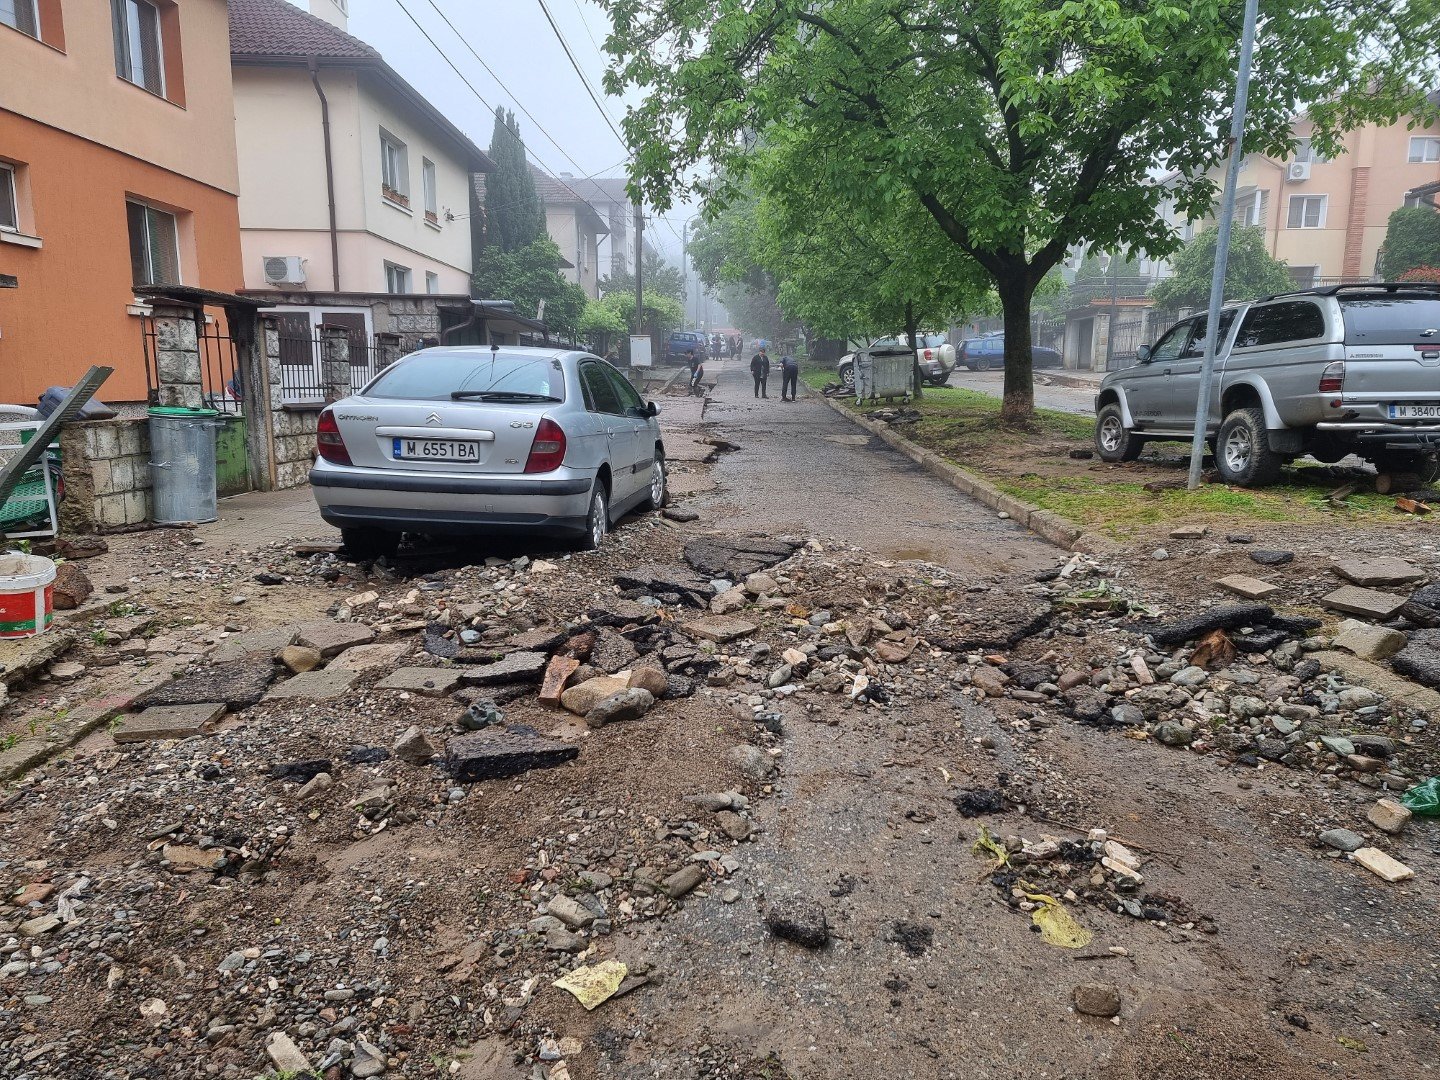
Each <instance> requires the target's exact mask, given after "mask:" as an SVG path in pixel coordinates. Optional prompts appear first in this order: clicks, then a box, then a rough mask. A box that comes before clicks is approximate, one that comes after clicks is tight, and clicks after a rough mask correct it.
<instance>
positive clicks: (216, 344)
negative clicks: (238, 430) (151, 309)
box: [140, 315, 243, 415]
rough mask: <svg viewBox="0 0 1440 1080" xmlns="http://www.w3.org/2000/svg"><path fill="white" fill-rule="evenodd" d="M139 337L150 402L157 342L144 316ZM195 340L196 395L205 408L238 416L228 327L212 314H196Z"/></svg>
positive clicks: (232, 345) (156, 365)
mask: <svg viewBox="0 0 1440 1080" xmlns="http://www.w3.org/2000/svg"><path fill="white" fill-rule="evenodd" d="M140 337H141V342H142V344H143V347H144V351H145V383H146V389H147V396H148V399H149V401H150V404H152V405H154V404H155V403H156V402H157V401H158V400H159V395H158V388H159V386H160V372H159V343H158V341H157V340H156V335H155V321H154V320H153V319H152V318H150V317H149V316H148V315H147V316H146V317H145V318H143V319H141V320H140ZM195 343H196V347H197V348H198V349H199V352H200V398H201V401H202V403H203V404H204V406H205V408H207V409H214V410H215V411H217V412H221V413H228V414H230V415H239V414H240V413H241V412H242V411H243V408H242V397H243V395H242V392H241V387H240V373H239V366H238V362H237V357H236V352H235V340H234V339H233V338H232V337H231V336H230V332H229V329H228V328H226V327H225V326H223V325H222V323H221V321H220V320H219V319H218V318H216V317H215V316H213V315H203V316H202V315H197V316H196V319H195Z"/></svg>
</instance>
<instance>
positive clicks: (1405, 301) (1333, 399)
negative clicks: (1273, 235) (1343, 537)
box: [1095, 283, 1440, 487]
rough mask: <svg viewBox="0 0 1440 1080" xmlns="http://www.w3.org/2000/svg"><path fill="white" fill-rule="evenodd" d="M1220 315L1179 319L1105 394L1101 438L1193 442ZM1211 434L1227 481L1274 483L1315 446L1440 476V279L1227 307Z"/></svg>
mask: <svg viewBox="0 0 1440 1080" xmlns="http://www.w3.org/2000/svg"><path fill="white" fill-rule="evenodd" d="M1206 321H1207V316H1206V315H1205V314H1200V315H1196V316H1192V317H1191V318H1188V319H1185V320H1183V321H1181V322H1179V323H1177V324H1176V325H1175V326H1173V327H1172V328H1171V329H1170V330H1169V331H1168V332H1167V333H1166V334H1165V335H1164V336H1163V337H1161V338H1160V340H1159V341H1157V342H1156V343H1155V344H1154V345H1153V346H1144V345H1142V346H1141V347H1140V349H1139V352H1138V357H1137V363H1136V364H1135V366H1133V367H1131V368H1127V369H1125V370H1123V371H1115V372H1111V373H1110V374H1109V375H1107V376H1106V377H1105V380H1104V382H1102V383H1101V384H1100V391H1099V393H1098V394H1096V396H1095V411H1096V417H1097V423H1096V428H1095V446H1096V449H1097V451H1098V452H1099V454H1100V457H1101V458H1103V459H1104V460H1105V461H1133V460H1135V458H1137V457H1139V455H1140V451H1141V449H1142V448H1143V447H1144V445H1145V443H1146V442H1147V441H1150V440H1170V439H1185V440H1187V441H1188V440H1189V439H1190V438H1191V437H1192V435H1193V433H1194V429H1195V428H1194V425H1195V405H1196V401H1197V398H1198V396H1199V393H1200V361H1201V357H1202V355H1203V353H1204V347H1205V324H1206ZM1216 356H1217V361H1216V366H1215V381H1214V392H1213V394H1212V395H1211V398H1210V416H1209V425H1208V429H1207V430H1208V431H1209V437H1208V440H1207V441H1208V442H1209V443H1210V446H1211V448H1212V450H1213V451H1214V453H1215V466H1216V468H1217V469H1218V470H1219V472H1220V475H1221V477H1222V478H1224V480H1225V481H1226V482H1227V483H1232V484H1239V485H1243V486H1246V487H1258V486H1261V485H1264V484H1268V483H1273V482H1274V481H1275V480H1276V479H1277V478H1278V477H1279V475H1280V467H1281V466H1282V465H1283V464H1285V463H1287V462H1289V461H1292V460H1294V459H1295V458H1297V457H1300V456H1302V455H1305V454H1308V455H1310V456H1311V457H1314V458H1316V459H1318V460H1320V461H1325V462H1335V461H1339V460H1340V459H1341V458H1343V457H1345V456H1347V455H1348V454H1358V455H1360V456H1361V457H1364V458H1367V459H1369V460H1370V461H1372V462H1373V463H1374V464H1375V466H1376V467H1377V468H1378V469H1379V470H1380V471H1381V472H1403V473H1416V474H1419V475H1420V476H1421V477H1422V478H1423V479H1424V480H1426V481H1429V480H1432V479H1434V478H1435V477H1436V475H1437V474H1440V285H1429V284H1419V283H1414V284H1376V285H1337V286H1332V287H1330V288H1324V289H1308V290H1305V291H1303V292H1295V293H1287V294H1285V295H1282V296H1273V297H1268V298H1266V299H1265V300H1257V301H1254V302H1251V303H1246V304H1236V305H1232V306H1229V307H1226V308H1224V309H1223V310H1222V311H1221V313H1220V338H1219V345H1218V347H1217V352H1216Z"/></svg>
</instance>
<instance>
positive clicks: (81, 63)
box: [0, 0, 239, 205]
mask: <svg viewBox="0 0 1440 1080" xmlns="http://www.w3.org/2000/svg"><path fill="white" fill-rule="evenodd" d="M45 6H46V7H48V8H58V9H59V10H60V13H61V15H60V18H61V23H62V24H63V28H64V39H63V51H62V49H61V48H56V47H52V46H51V45H49V44H45V43H43V42H40V41H36V40H34V39H33V38H30V37H28V36H26V35H24V34H21V33H19V32H18V31H15V30H12V29H10V28H9V27H6V26H0V81H3V93H0V106H3V108H4V109H7V110H10V111H11V112H14V113H18V114H19V115H21V116H28V117H31V118H33V119H35V120H38V121H40V122H41V123H44V124H47V125H49V126H50V127H52V128H55V129H58V130H60V131H65V132H69V133H70V134H72V135H75V136H78V137H79V138H81V139H85V140H88V141H89V142H92V143H98V144H100V145H101V146H108V147H111V148H113V149H115V150H119V151H121V152H122V153H125V154H128V155H130V156H131V157H134V158H138V159H140V160H141V161H147V162H152V163H154V164H155V165H157V166H159V167H160V168H162V169H168V170H169V171H171V172H174V173H179V174H181V175H183V176H189V177H193V178H194V179H196V180H199V181H200V182H202V183H205V184H209V185H211V186H212V187H216V188H220V189H222V190H224V191H228V192H231V193H232V194H233V193H234V192H235V191H237V190H238V185H239V178H238V174H237V168H236V155H235V139H234V136H233V128H232V125H231V115H232V113H231V88H230V28H229V23H228V18H227V15H226V11H225V0H175V2H173V4H167V5H166V7H168V8H171V10H172V11H173V18H174V20H175V21H174V23H173V24H171V23H170V22H169V20H168V19H167V20H166V23H165V24H162V40H163V39H165V30H166V29H167V26H168V25H178V28H179V35H178V36H179V50H178V52H179V55H178V56H177V57H173V58H172V65H173V66H174V67H175V68H177V69H181V70H182V78H181V79H180V80H178V82H177V81H176V80H175V79H173V78H172V79H170V83H171V85H170V86H169V87H168V92H169V94H170V96H171V97H172V98H175V97H179V101H174V100H167V99H166V98H162V97H158V96H157V95H155V94H152V93H150V92H149V91H148V90H145V89H144V88H142V87H139V86H136V85H134V84H132V83H129V82H127V81H125V80H124V79H122V78H120V77H119V76H118V75H117V74H116V73H115V44H114V37H113V33H112V30H111V22H110V4H109V3H106V2H105V0H64V2H62V3H60V4H53V3H52V4H47V5H45ZM42 16H43V12H42ZM42 32H43V28H42ZM46 36H47V37H48V36H49V35H48V34H47V35H46ZM173 37H174V35H173V34H172V35H171V37H170V39H169V40H165V44H166V45H167V46H172V47H173ZM172 65H167V68H168V67H171V66H172ZM8 153H9V150H8V148H7V147H5V145H4V142H3V140H0V156H4V155H8ZM81 205H83V204H81Z"/></svg>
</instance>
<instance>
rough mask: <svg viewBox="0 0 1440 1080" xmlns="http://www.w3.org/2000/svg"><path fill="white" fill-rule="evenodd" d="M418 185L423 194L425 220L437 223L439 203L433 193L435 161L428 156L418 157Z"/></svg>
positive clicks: (438, 221)
mask: <svg viewBox="0 0 1440 1080" xmlns="http://www.w3.org/2000/svg"><path fill="white" fill-rule="evenodd" d="M420 186H421V188H422V189H423V190H424V194H425V220H426V221H428V222H430V224H432V225H438V224H439V223H440V204H439V202H438V200H437V197H436V195H435V163H434V162H433V161H431V160H430V159H429V158H421V159H420Z"/></svg>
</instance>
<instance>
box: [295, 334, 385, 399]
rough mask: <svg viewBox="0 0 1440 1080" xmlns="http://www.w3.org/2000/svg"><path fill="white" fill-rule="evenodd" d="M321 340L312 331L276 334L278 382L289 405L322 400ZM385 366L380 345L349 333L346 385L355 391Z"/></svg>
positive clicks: (322, 350)
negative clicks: (278, 354)
mask: <svg viewBox="0 0 1440 1080" xmlns="http://www.w3.org/2000/svg"><path fill="white" fill-rule="evenodd" d="M324 356H325V350H324V340H323V338H322V337H321V335H320V334H319V333H318V332H317V333H314V334H281V335H280V385H281V387H282V389H283V392H284V400H285V401H286V402H287V403H289V404H303V403H308V402H318V401H323V400H324V399H325V381H324V378H323V376H322V370H323V369H322V367H321V363H322V361H323V359H324ZM384 366H385V360H384V357H383V355H382V350H381V347H380V344H379V343H378V342H377V341H375V340H374V339H372V338H368V337H366V336H364V335H363V334H356V333H351V334H350V386H351V388H352V389H355V390H358V389H360V387H362V386H364V385H365V384H366V383H368V382H369V381H370V380H371V379H373V378H374V377H375V376H376V375H378V374H379V373H380V370H381V369H382V368H383V367H384Z"/></svg>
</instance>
